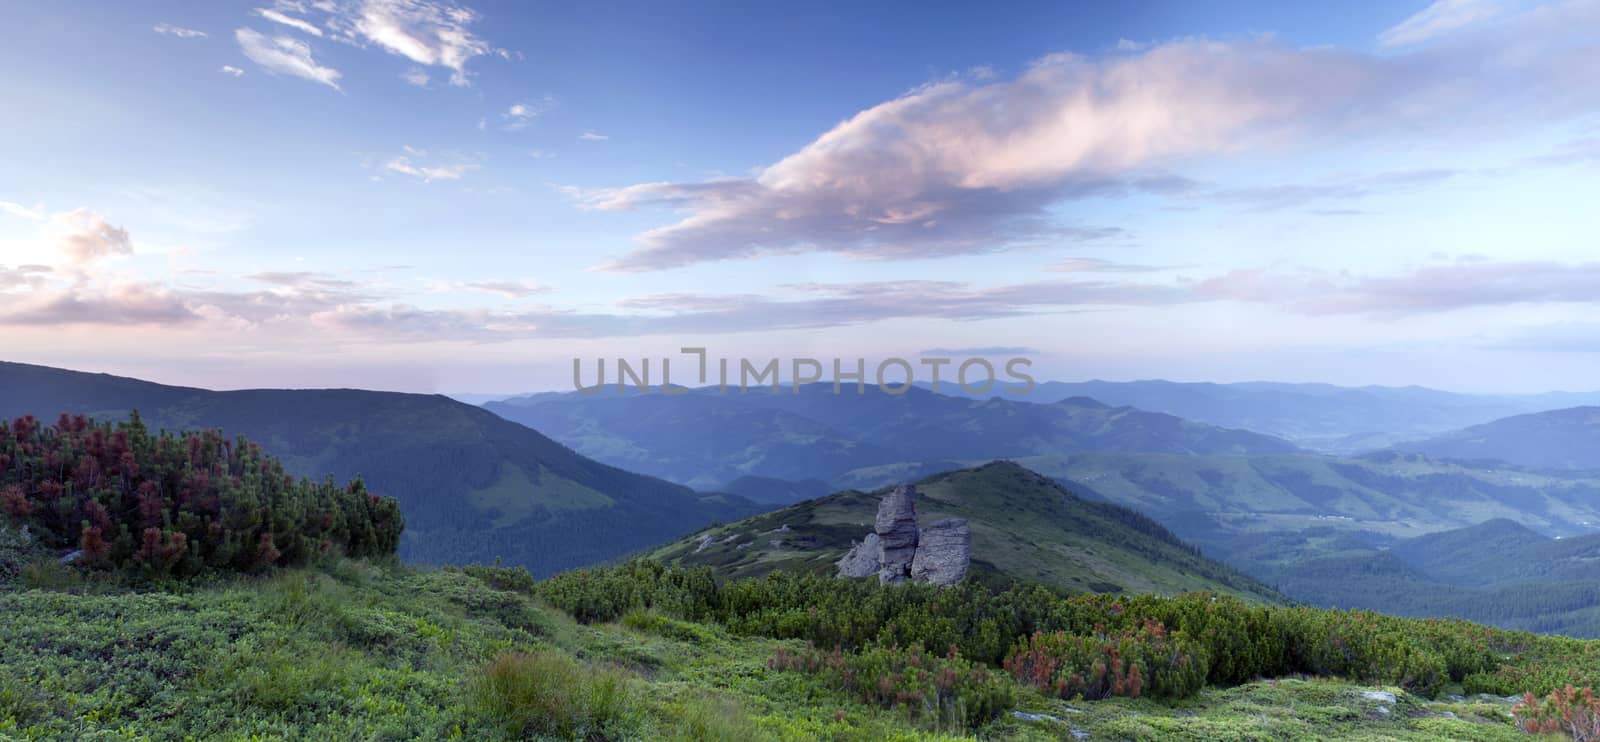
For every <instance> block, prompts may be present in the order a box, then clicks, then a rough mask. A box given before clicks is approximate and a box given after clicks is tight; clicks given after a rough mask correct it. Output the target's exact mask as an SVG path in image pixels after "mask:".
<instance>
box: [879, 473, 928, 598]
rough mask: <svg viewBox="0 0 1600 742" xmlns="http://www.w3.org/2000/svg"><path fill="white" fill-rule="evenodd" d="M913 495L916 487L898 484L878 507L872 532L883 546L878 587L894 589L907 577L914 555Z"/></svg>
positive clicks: (915, 533) (915, 519)
mask: <svg viewBox="0 0 1600 742" xmlns="http://www.w3.org/2000/svg"><path fill="white" fill-rule="evenodd" d="M916 494H917V488H916V487H914V486H912V485H909V484H902V485H900V486H899V487H896V488H894V491H893V492H890V493H889V494H888V495H886V496H884V498H883V501H882V502H879V503H878V518H877V520H876V521H874V522H873V528H872V530H873V531H875V532H876V533H877V534H878V539H879V540H880V541H881V542H882V545H883V556H882V557H881V558H880V560H879V562H878V582H880V583H882V584H885V585H898V584H900V583H902V582H905V581H906V578H907V577H910V576H911V560H912V559H914V558H916V555H917V536H918V532H917V507H916V504H915V503H914V502H913V500H914V499H915V498H916Z"/></svg>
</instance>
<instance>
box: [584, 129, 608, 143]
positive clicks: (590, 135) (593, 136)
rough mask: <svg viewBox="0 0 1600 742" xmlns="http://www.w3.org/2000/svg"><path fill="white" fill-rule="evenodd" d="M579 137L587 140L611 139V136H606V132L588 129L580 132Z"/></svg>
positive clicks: (601, 140)
mask: <svg viewBox="0 0 1600 742" xmlns="http://www.w3.org/2000/svg"><path fill="white" fill-rule="evenodd" d="M578 138H579V139H582V140H583V141H585V142H604V141H606V140H607V139H610V138H611V137H609V136H606V135H605V134H601V133H599V132H596V131H586V132H584V133H582V134H579V135H578Z"/></svg>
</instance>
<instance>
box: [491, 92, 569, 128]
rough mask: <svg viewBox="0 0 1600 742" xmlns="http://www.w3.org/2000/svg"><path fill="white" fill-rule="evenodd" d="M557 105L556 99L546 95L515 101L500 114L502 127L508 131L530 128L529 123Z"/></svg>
mask: <svg viewBox="0 0 1600 742" xmlns="http://www.w3.org/2000/svg"><path fill="white" fill-rule="evenodd" d="M555 107H556V99H555V98H552V97H550V96H548V95H547V96H544V97H543V98H538V99H535V100H532V101H525V102H521V103H514V104H512V105H511V107H510V108H507V109H506V111H505V113H502V114H500V121H501V124H500V128H502V129H504V130H506V131H521V130H522V129H526V128H528V124H531V123H533V120H534V119H536V118H538V117H539V116H540V115H542V114H544V113H546V112H548V111H549V110H550V109H552V108H555Z"/></svg>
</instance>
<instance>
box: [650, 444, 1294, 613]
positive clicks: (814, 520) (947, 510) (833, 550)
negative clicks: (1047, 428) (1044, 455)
mask: <svg viewBox="0 0 1600 742" xmlns="http://www.w3.org/2000/svg"><path fill="white" fill-rule="evenodd" d="M916 485H917V495H918V496H917V500H916V503H915V505H916V509H917V515H918V518H919V519H920V520H921V521H922V522H924V523H930V522H933V521H935V520H938V519H942V518H965V519H967V522H968V524H969V525H970V526H971V527H972V572H971V574H972V577H973V579H979V580H985V581H996V582H1004V581H1006V580H1009V579H1022V580H1027V581H1034V582H1040V583H1043V584H1045V585H1049V586H1052V587H1055V588H1058V589H1063V590H1070V591H1085V592H1140V593H1142V592H1161V593H1178V592H1184V591H1190V590H1215V591H1219V592H1225V593H1230V594H1235V595H1240V596H1243V597H1247V598H1250V599H1252V600H1258V601H1269V602H1274V601H1278V600H1280V599H1281V596H1279V595H1278V594H1277V593H1275V592H1274V591H1273V590H1271V589H1270V588H1268V587H1266V586H1265V585H1262V584H1261V583H1259V582H1257V581H1255V580H1253V579H1251V578H1249V577H1246V576H1244V575H1242V574H1240V573H1239V572H1237V571H1235V570H1233V569H1231V568H1229V567H1227V566H1224V565H1222V564H1218V563H1216V562H1213V561H1211V560H1209V559H1206V558H1204V557H1202V556H1200V555H1199V553H1198V551H1197V550H1195V548H1194V547H1192V546H1189V545H1187V544H1185V543H1183V542H1182V541H1179V540H1178V539H1177V537H1175V536H1173V535H1172V534H1171V533H1170V532H1168V531H1167V529H1165V528H1163V527H1162V526H1160V525H1157V524H1156V522H1155V521H1153V520H1151V519H1150V518H1147V517H1145V516H1143V515H1140V514H1138V513H1136V512H1134V511H1132V510H1129V509H1127V508H1123V507H1118V506H1115V505H1110V504H1106V503H1100V502H1092V501H1089V500H1085V499H1082V498H1080V497H1077V496H1075V495H1073V494H1072V493H1071V492H1068V491H1067V490H1066V489H1063V488H1062V487H1061V486H1060V485H1059V484H1057V483H1055V482H1053V481H1051V480H1050V479H1048V478H1046V477H1044V476H1041V475H1039V474H1036V473H1034V472H1032V471H1029V470H1027V469H1025V468H1023V467H1022V466H1019V465H1017V464H1015V463H1012V462H1006V461H996V462H991V463H989V464H985V465H982V466H979V467H976V468H971V469H962V470H958V471H953V472H945V473H942V474H937V475H934V476H931V477H928V478H925V479H922V480H921V481H919V482H917V483H916ZM882 494H883V492H882V491H879V492H861V491H857V490H850V491H845V492H839V493H835V494H832V495H828V496H827V497H822V498H818V499H815V500H808V501H806V502H803V503H800V504H797V505H793V506H791V507H787V508H784V509H782V510H776V511H773V512H770V513H765V514H762V515H758V516H754V517H751V518H747V519H745V520H741V521H737V522H734V523H730V524H727V525H723V526H716V527H713V528H709V529H706V530H703V531H700V532H699V533H696V534H694V535H692V536H689V537H686V538H684V539H681V540H679V541H678V542H676V543H674V544H669V545H667V546H665V547H662V548H660V549H658V550H656V551H655V552H654V553H653V554H652V556H654V557H657V558H660V559H663V560H664V561H670V562H677V563H682V564H688V565H701V564H704V565H711V566H714V567H716V568H717V570H718V571H719V572H720V573H722V574H724V575H727V576H734V577H746V576H755V575H762V574H766V573H768V572H772V571H774V570H778V569H795V570H802V571H807V572H818V573H825V574H833V572H834V569H835V567H834V562H835V561H837V560H838V559H839V558H840V557H841V556H843V555H844V553H845V552H846V551H847V550H849V548H850V546H851V544H852V542H853V541H859V540H860V539H861V538H862V537H863V535H864V534H866V533H867V532H868V531H870V530H871V529H872V523H873V520H874V518H875V516H876V514H877V511H878V502H879V500H880V499H881V496H882Z"/></svg>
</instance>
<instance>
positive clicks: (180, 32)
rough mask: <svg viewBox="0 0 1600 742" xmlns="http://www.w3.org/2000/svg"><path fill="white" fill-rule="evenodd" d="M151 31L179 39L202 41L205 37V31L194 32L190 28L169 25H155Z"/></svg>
mask: <svg viewBox="0 0 1600 742" xmlns="http://www.w3.org/2000/svg"><path fill="white" fill-rule="evenodd" d="M151 30H152V31H155V32H156V33H158V34H162V35H165V36H176V37H178V38H180V39H203V38H205V37H206V32H205V31H196V30H195V29H192V28H183V27H182V26H174V25H172V24H170V23H157V24H156V25H155V26H153V27H152V28H151Z"/></svg>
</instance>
